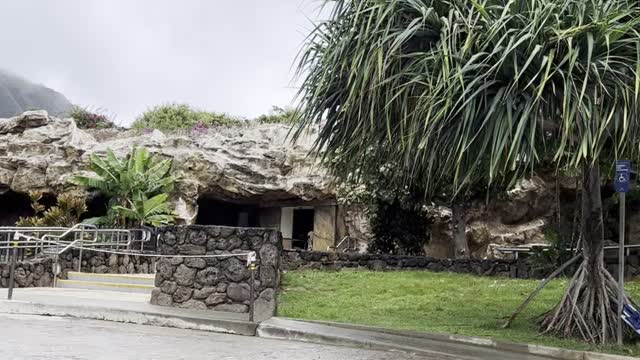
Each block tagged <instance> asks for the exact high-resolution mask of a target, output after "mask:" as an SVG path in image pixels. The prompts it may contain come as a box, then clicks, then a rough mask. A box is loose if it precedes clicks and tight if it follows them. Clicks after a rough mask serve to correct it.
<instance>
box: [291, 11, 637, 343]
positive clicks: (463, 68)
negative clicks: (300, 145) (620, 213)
mask: <svg viewBox="0 0 640 360" xmlns="http://www.w3.org/2000/svg"><path fill="white" fill-rule="evenodd" d="M331 3H332V7H333V10H332V14H331V16H330V17H329V19H328V20H326V21H324V22H322V23H320V24H319V25H318V26H317V27H316V28H315V30H314V31H313V32H312V34H311V35H310V37H309V38H308V43H307V45H306V47H305V49H304V50H303V52H302V54H301V57H300V70H299V74H301V76H304V77H303V80H302V86H301V90H300V97H301V100H302V101H301V105H300V106H301V109H302V113H301V117H300V120H299V121H300V127H299V129H298V130H297V132H296V134H295V135H298V134H300V133H301V132H302V131H303V130H304V129H305V128H307V127H309V126H311V125H314V124H324V126H322V128H321V130H320V133H319V138H318V141H317V142H316V146H315V149H316V150H317V151H319V152H322V159H324V160H325V162H326V163H327V164H330V166H332V168H333V170H334V171H335V172H336V173H337V174H348V173H349V172H350V171H353V169H354V168H362V167H372V166H376V165H377V164H379V163H380V162H382V163H392V164H396V165H397V168H396V171H395V172H394V173H395V174H397V176H396V177H395V182H396V183H397V184H400V185H405V184H418V185H419V187H420V188H422V189H424V193H425V195H426V196H427V197H430V196H432V195H433V194H436V193H438V192H439V191H440V189H442V188H443V187H447V186H451V187H452V189H453V190H454V191H453V194H456V193H459V192H461V191H464V190H465V188H468V187H469V186H470V185H472V184H474V183H476V182H477V181H483V182H484V181H486V183H487V184H489V185H491V186H492V185H495V184H506V185H508V184H512V183H513V182H514V181H516V180H517V179H519V178H522V177H525V176H527V174H530V173H531V172H533V171H534V170H535V169H536V167H537V166H539V165H540V164H542V163H550V164H552V165H553V166H554V167H555V168H556V169H559V170H567V171H581V172H582V205H581V207H582V209H581V213H582V216H581V224H582V239H583V241H582V243H583V262H582V264H581V265H580V266H579V267H578V270H577V271H576V273H575V275H574V276H573V278H572V279H571V281H570V282H569V284H568V287H567V290H566V293H565V296H564V297H563V298H562V300H561V301H560V303H559V304H558V306H557V307H556V308H554V309H553V310H552V311H550V312H549V313H548V314H546V316H545V317H544V319H543V321H542V323H541V330H542V331H543V332H545V333H553V334H557V335H559V336H575V337H579V338H582V339H584V340H586V341H590V342H599V343H605V342H610V341H613V340H614V339H616V328H617V325H618V323H619V322H620V321H621V320H620V319H619V318H618V317H617V315H616V307H617V304H618V300H617V298H616V296H615V294H616V287H617V286H616V281H615V279H614V278H613V277H612V276H611V275H610V274H609V272H607V270H606V269H605V268H604V260H603V258H604V257H603V244H604V241H603V222H602V211H601V208H602V204H601V202H602V201H601V195H600V184H601V174H600V167H601V164H612V163H613V160H615V159H619V158H630V159H632V160H637V159H638V158H639V156H638V155H639V150H640V146H639V144H640V136H639V135H640V134H639V131H640V126H639V125H640V123H639V121H638V120H639V116H638V114H639V111H638V109H639V107H638V105H639V103H638V98H639V95H640V68H638V66H639V65H638V64H639V63H640V61H639V59H640V35H639V34H640V7H639V5H638V2H636V1H628V0H606V1H605V0H511V1H502V0H478V1H458V0H392V1H373V0H336V1H332V2H331ZM367 158H376V159H378V162H376V163H373V164H371V163H367V162H363V161H362V160H363V159H367ZM328 159H330V161H329V160H328ZM605 170H606V171H610V170H611V166H610V165H608V166H606V167H605Z"/></svg>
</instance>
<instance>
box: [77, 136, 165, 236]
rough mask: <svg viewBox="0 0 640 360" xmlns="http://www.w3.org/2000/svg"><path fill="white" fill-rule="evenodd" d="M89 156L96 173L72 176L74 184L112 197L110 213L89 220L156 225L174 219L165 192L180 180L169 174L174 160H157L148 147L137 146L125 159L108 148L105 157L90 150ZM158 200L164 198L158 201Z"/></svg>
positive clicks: (98, 222)
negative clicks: (158, 202) (159, 202)
mask: <svg viewBox="0 0 640 360" xmlns="http://www.w3.org/2000/svg"><path fill="white" fill-rule="evenodd" d="M90 160H91V169H92V170H93V172H94V173H95V175H93V176H74V177H72V178H70V179H69V182H71V183H73V184H75V185H80V186H83V187H86V188H89V189H94V190H98V191H100V192H101V193H103V194H104V195H105V196H107V197H108V198H109V199H110V200H109V203H110V208H109V214H107V215H106V216H104V217H102V218H95V219H90V220H89V221H90V222H93V223H96V224H103V225H106V224H110V225H121V226H123V225H126V223H127V222H129V223H131V222H132V223H133V224H135V225H144V224H149V225H153V226H155V225H158V224H164V223H168V222H172V221H173V216H172V215H171V214H172V212H171V209H170V208H169V205H168V195H166V194H168V193H170V192H171V191H172V190H173V186H174V183H175V182H176V180H177V177H176V176H173V175H171V174H170V172H171V166H172V162H171V160H168V159H163V160H158V161H155V160H154V159H153V156H152V155H151V154H150V153H149V151H147V150H146V149H144V148H137V147H133V148H132V150H131V152H130V153H129V155H127V157H125V158H124V159H119V158H118V157H117V156H116V155H115V154H114V153H113V151H111V150H107V153H106V155H105V156H104V157H100V156H98V155H96V154H91V155H90ZM152 200H153V201H152ZM159 200H162V201H163V202H162V203H161V204H157V203H156V202H157V201H159ZM147 202H150V203H148V204H147ZM114 223H116V224H114Z"/></svg>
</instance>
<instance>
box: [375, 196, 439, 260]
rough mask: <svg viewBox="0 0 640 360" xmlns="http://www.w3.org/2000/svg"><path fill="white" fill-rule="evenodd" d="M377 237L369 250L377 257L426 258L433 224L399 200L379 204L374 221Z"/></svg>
mask: <svg viewBox="0 0 640 360" xmlns="http://www.w3.org/2000/svg"><path fill="white" fill-rule="evenodd" d="M371 229H372V230H373V234H374V237H373V239H372V240H371V242H370V243H369V248H368V251H369V252H371V253H377V254H401V255H424V245H425V244H426V243H427V242H428V240H429V236H430V234H429V221H428V220H427V216H426V215H425V214H424V213H423V212H422V211H421V209H419V208H407V207H404V206H402V204H401V203H400V201H399V200H398V199H395V200H394V201H392V202H385V201H378V204H377V206H376V211H375V213H374V214H373V217H372V218H371Z"/></svg>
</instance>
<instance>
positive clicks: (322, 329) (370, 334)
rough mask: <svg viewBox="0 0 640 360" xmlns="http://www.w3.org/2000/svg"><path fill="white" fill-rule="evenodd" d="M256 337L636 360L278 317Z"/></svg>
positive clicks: (500, 356) (451, 353)
mask: <svg viewBox="0 0 640 360" xmlns="http://www.w3.org/2000/svg"><path fill="white" fill-rule="evenodd" d="M257 336H260V337H264V338H271V339H281V340H298V341H306V342H313V343H321V344H328V345H344V346H352V347H360V348H365V349H373V350H395V351H405V352H408V353H414V354H418V355H423V356H429V357H436V358H439V359H440V358H442V359H465V360H471V359H482V360H513V359H518V360H549V359H559V360H623V359H636V358H632V357H626V356H617V355H609V354H600V353H592V352H584V351H572V350H565V349H558V348H551V347H544V346H536V345H523V344H513V343H503V342H498V341H495V340H491V339H483V338H472V337H466V336H456V335H446V334H428V333H417V332H410V331H393V330H387V329H380V328H373V327H368V326H358V325H350V324H335V323H321V322H306V321H298V320H293V319H286V318H277V317H274V318H271V319H269V320H266V321H263V322H262V323H261V324H260V325H259V326H258V330H257Z"/></svg>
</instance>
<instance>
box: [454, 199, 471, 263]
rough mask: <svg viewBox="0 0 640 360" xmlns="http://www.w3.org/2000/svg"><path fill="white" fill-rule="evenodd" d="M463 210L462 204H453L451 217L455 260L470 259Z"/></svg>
mask: <svg viewBox="0 0 640 360" xmlns="http://www.w3.org/2000/svg"><path fill="white" fill-rule="evenodd" d="M464 216H465V209H464V205H463V204H462V203H453V205H452V206H451V217H452V221H453V247H454V252H455V253H454V256H455V258H456V259H468V258H469V257H470V255H471V254H470V252H469V243H468V242H467V233H466V232H467V222H466V220H465V217H464Z"/></svg>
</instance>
